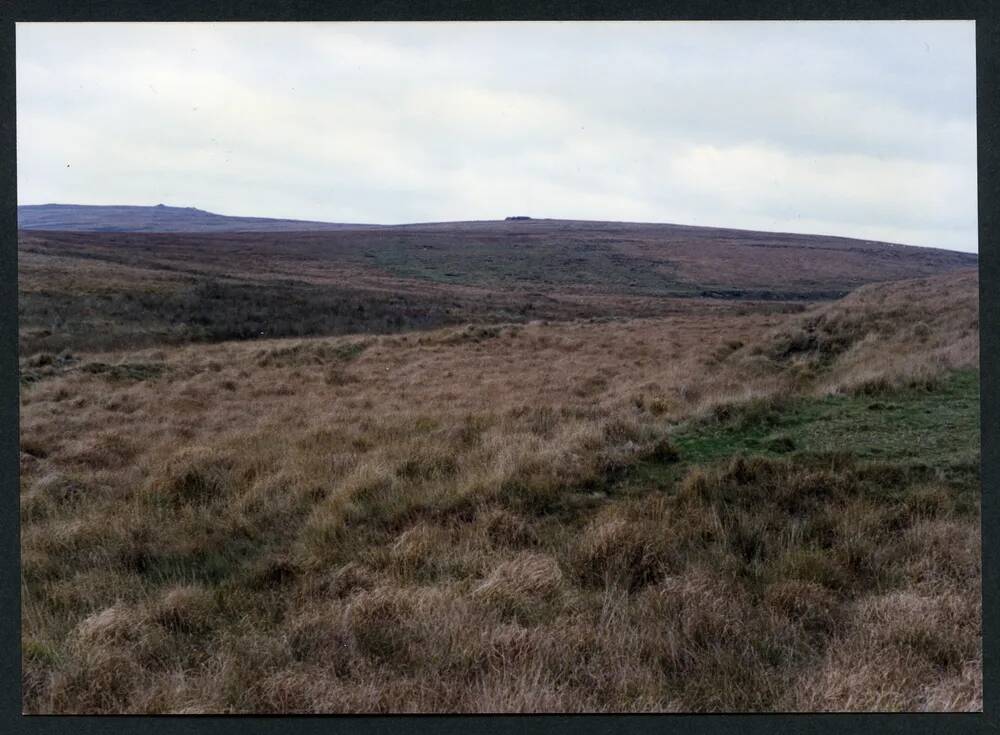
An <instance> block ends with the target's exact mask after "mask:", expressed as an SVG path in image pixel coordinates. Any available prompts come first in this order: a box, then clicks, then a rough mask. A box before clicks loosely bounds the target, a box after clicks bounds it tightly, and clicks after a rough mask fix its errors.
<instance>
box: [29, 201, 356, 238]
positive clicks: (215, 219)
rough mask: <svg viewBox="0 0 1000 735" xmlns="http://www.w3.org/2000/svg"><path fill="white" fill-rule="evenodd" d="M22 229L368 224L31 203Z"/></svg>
mask: <svg viewBox="0 0 1000 735" xmlns="http://www.w3.org/2000/svg"><path fill="white" fill-rule="evenodd" d="M17 226H18V228H19V229H22V230H54V231H74V232H284V231H301V230H339V229H343V228H358V227H366V226H367V225H346V224H336V223H332V222H312V221H306V220H291V219H272V218H267V217H230V216H227V215H222V214H214V213H212V212H206V211H204V210H201V209H196V208H194V207H168V206H165V205H163V204H158V205H156V206H154V207H136V206H102V205H84V204H28V205H20V206H18V208H17Z"/></svg>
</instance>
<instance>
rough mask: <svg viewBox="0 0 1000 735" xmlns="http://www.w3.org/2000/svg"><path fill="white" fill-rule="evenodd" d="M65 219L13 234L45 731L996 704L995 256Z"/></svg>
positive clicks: (34, 661) (479, 227)
mask: <svg viewBox="0 0 1000 735" xmlns="http://www.w3.org/2000/svg"><path fill="white" fill-rule="evenodd" d="M130 216H132V215H130ZM29 224H30V223H29ZM69 226H75V227H77V228H78V229H76V230H72V231H71V230H68V229H53V230H45V229H37V228H33V227H30V226H29V227H26V228H25V229H22V231H21V232H20V235H19V248H18V257H19V320H20V344H19V348H20V381H21V408H20V412H21V417H20V434H21V437H20V442H21V447H20V449H21V452H20V485H21V519H20V520H21V539H22V544H21V557H22V558H21V562H22V590H21V593H22V601H23V618H22V626H23V629H22V656H23V706H24V709H25V711H26V712H32V713H51V712H59V713H71V712H87V713H93V712H103V713H107V712H173V713H179V712H187V713H203V712H241V713H244V712H401V711H421V712H512V711H515V712H516V711H529V712H539V711H618V712H624V711H715V712H718V711H817V710H822V711H827V710H836V711H840V710H861V711H864V710H868V711H870V710H935V711H936V710H975V709H981V707H982V673H981V668H982V653H981V602H980V600H981V598H980V531H979V510H978V508H979V492H980V480H979V378H978V375H979V373H978V358H979V338H978V278H977V272H976V259H975V257H974V256H968V255H963V254H960V253H953V252H948V251H940V250H933V249H926V248H910V247H906V246H902V245H890V244H886V243H875V242H868V241H858V240H849V239H846V238H833V237H819V236H806V235H791V234H774V233H754V232H745V231H735V230H719V229H714V228H695V227H682V226H676V225H641V224H628V223H589V222H565V221H556V220H516V221H508V222H504V221H500V222H472V223H438V224H427V225H412V226H390V227H356V228H354V227H348V226H343V227H339V228H332V229H329V230H326V231H309V229H308V228H305V229H288V228H290V227H292V225H283V226H282V228H277V229H271V230H269V231H259V230H256V231H237V230H236V229H233V230H231V231H226V232H219V231H217V232H177V231H173V232H166V231H149V230H148V229H147V231H143V232H125V231H114V232H109V231H86V230H88V229H90V228H88V227H86V226H84V225H80V224H79V223H78V224H76V225H73V223H72V222H70V224H69ZM117 226H118V225H116V224H115V223H114V222H111V223H110V224H108V225H107V227H109V228H112V229H114V228H115V227H117ZM121 226H122V227H125V226H126V225H121ZM128 226H136V225H134V223H133V224H132V225H128ZM233 227H234V228H235V225H234V226H233ZM152 229H155V228H152Z"/></svg>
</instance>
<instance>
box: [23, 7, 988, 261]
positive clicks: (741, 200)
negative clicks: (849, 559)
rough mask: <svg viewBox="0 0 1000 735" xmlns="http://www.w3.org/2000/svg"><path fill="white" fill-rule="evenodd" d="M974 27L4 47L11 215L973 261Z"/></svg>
mask: <svg viewBox="0 0 1000 735" xmlns="http://www.w3.org/2000/svg"><path fill="white" fill-rule="evenodd" d="M973 39H974V32H973V26H972V24H971V23H963V22H906V23H800V22H795V23H459V24H439V23H421V24H401V23H384V24H369V23H351V24H330V23H294V24H287V23H284V24H260V23H254V24H19V25H18V27H17V64H18V68H17V83H18V110H17V118H18V183H19V201H20V202H22V203H40V202H46V201H64V202H81V203H125V204H152V203H157V202H161V201H163V202H166V203H172V204H182V205H194V206H199V207H202V208H205V209H210V210H216V211H221V212H225V213H232V214H250V215H261V216H284V217H304V218H310V219H327V220H343V221H371V222H405V221H419V220H425V221H426V220H442V219H467V218H497V217H502V216H505V215H507V214H510V213H512V212H517V213H527V214H532V215H535V216H551V217H574V218H589V219H633V220H634V219H643V220H653V221H673V222H686V223H692V224H707V225H719V226H734V227H748V228H753V227H758V228H763V229H775V230H784V231H808V232H825V233H829V234H841V235H849V236H850V235H853V236H859V237H884V238H886V239H890V240H895V241H902V242H910V243H913V244H920V245H936V246H941V247H952V248H958V249H964V250H975V249H976V247H977V237H976V200H975V193H976V179H975V175H976V152H975V78H974V69H975V62H974V40H973Z"/></svg>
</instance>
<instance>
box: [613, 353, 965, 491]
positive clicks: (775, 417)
mask: <svg viewBox="0 0 1000 735" xmlns="http://www.w3.org/2000/svg"><path fill="white" fill-rule="evenodd" d="M979 436H980V432H979V374H978V372H977V371H972V370H961V371H955V372H952V373H950V374H948V375H946V376H944V377H942V379H941V380H940V382H939V384H938V385H937V386H936V387H935V388H934V389H933V390H921V389H916V388H909V389H905V390H900V391H896V392H891V393H884V394H880V395H878V396H865V395H856V396H828V397H824V398H790V399H787V400H781V401H777V402H752V403H749V404H746V405H743V406H739V407H733V408H728V409H723V410H720V411H718V412H717V413H716V415H714V416H712V417H710V418H707V419H701V420H695V421H691V422H688V423H686V424H683V425H681V426H680V427H678V429H677V431H676V432H675V433H674V434H672V435H671V437H670V440H671V444H672V445H673V447H675V448H676V450H677V454H678V460H679V461H672V462H662V461H659V460H657V459H655V458H653V457H650V458H649V459H647V460H646V461H643V462H640V463H639V464H637V465H636V466H634V467H632V468H631V469H630V471H629V472H628V473H627V476H626V477H625V478H624V481H623V482H622V483H620V487H619V488H617V491H618V492H626V493H627V492H629V491H630V490H632V491H638V490H639V489H643V490H644V489H648V488H649V487H650V486H652V487H657V488H660V489H666V488H668V487H670V486H671V485H672V484H673V483H674V482H676V481H677V480H679V479H680V478H681V477H683V475H684V474H685V473H686V472H687V471H688V469H690V467H692V466H695V465H710V464H714V463H716V462H719V461H722V460H725V459H726V458H729V457H733V456H738V455H745V456H763V457H768V458H780V457H789V458H795V457H811V456H824V455H825V456H838V455H840V456H847V457H850V458H852V459H853V460H857V461H862V462H871V463H875V464H882V465H887V466H897V467H900V468H903V469H905V470H906V471H908V472H910V471H912V472H915V473H916V474H917V475H922V476H923V475H925V476H926V477H927V479H933V478H937V479H941V480H945V481H948V482H954V483H957V484H959V485H961V486H970V487H971V486H974V485H976V484H977V483H978V478H979V455H980V439H979ZM890 484H892V483H890Z"/></svg>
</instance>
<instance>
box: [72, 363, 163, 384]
mask: <svg viewBox="0 0 1000 735" xmlns="http://www.w3.org/2000/svg"><path fill="white" fill-rule="evenodd" d="M80 370H81V371H82V372H85V373H90V374H91V375H103V376H104V377H105V378H107V379H108V380H110V381H112V382H115V381H140V380H153V379H155V378H159V377H160V376H161V375H163V374H164V372H166V370H167V366H166V365H165V364H164V363H162V362H121V363H115V364H108V363H106V362H88V363H85V364H83V365H81V366H80Z"/></svg>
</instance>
